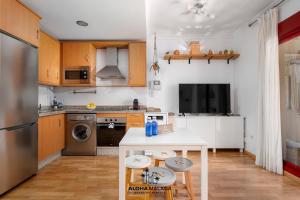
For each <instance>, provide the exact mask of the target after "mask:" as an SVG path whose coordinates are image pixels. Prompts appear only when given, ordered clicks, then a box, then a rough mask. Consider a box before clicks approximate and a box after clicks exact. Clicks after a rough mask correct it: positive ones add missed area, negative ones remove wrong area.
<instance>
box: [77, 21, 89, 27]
mask: <svg viewBox="0 0 300 200" xmlns="http://www.w3.org/2000/svg"><path fill="white" fill-rule="evenodd" d="M76 24H77V25H79V26H88V25H89V24H88V23H87V22H85V21H82V20H78V21H76Z"/></svg>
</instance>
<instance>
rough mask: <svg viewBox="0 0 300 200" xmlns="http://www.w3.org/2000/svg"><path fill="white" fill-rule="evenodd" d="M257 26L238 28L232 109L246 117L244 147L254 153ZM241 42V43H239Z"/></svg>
mask: <svg viewBox="0 0 300 200" xmlns="http://www.w3.org/2000/svg"><path fill="white" fill-rule="evenodd" d="M257 30H258V26H257V24H256V25H254V26H252V28H249V27H248V26H247V24H245V25H244V26H243V27H241V29H240V30H238V31H237V32H236V33H235V35H236V47H237V49H238V51H239V52H240V54H241V56H240V58H239V59H237V60H236V66H235V71H234V77H235V86H236V87H235V93H234V109H235V110H236V111H237V113H240V114H241V115H242V116H244V117H245V118H246V124H245V133H246V135H245V142H246V145H245V148H246V149H247V150H248V151H250V152H252V153H255V149H256V128H257V87H258V86H257V82H258V76H257V75H258V72H257V70H258V67H257V65H258V34H257ZM241 44H242V45H241Z"/></svg>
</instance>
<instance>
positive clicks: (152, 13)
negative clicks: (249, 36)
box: [146, 0, 278, 35]
mask: <svg viewBox="0 0 300 200" xmlns="http://www.w3.org/2000/svg"><path fill="white" fill-rule="evenodd" d="M277 1H278V0H207V4H206V6H207V11H208V13H209V14H213V15H215V19H209V18H207V17H205V16H201V17H198V18H196V17H195V15H192V14H190V15H183V14H182V13H184V12H185V11H186V10H187V7H188V5H189V4H191V2H193V0H146V8H147V16H149V18H147V30H148V33H149V32H150V34H152V33H153V32H157V34H159V35H164V34H165V35H176V34H177V35H214V34H218V33H227V34H228V33H232V32H234V31H235V30H236V29H237V28H238V27H239V26H241V25H242V24H247V23H248V22H249V20H250V19H251V18H253V17H254V16H255V15H257V14H258V13H259V12H260V11H261V10H263V9H264V8H265V7H267V6H268V5H270V4H271V3H274V2H277Z"/></svg>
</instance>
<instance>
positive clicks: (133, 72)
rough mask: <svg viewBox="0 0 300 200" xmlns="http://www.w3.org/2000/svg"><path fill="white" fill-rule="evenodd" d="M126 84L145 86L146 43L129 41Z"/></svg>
mask: <svg viewBox="0 0 300 200" xmlns="http://www.w3.org/2000/svg"><path fill="white" fill-rule="evenodd" d="M128 55H129V63H128V65H129V66H128V86H132V87H144V86H146V80H147V79H146V44H145V43H144V42H135V43H129V53H128Z"/></svg>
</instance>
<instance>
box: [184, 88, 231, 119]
mask: <svg viewBox="0 0 300 200" xmlns="http://www.w3.org/2000/svg"><path fill="white" fill-rule="evenodd" d="M179 112H180V113H183V114H184V113H195V114H199V113H207V114H208V113H211V114H229V113H231V109H230V84H179Z"/></svg>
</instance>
